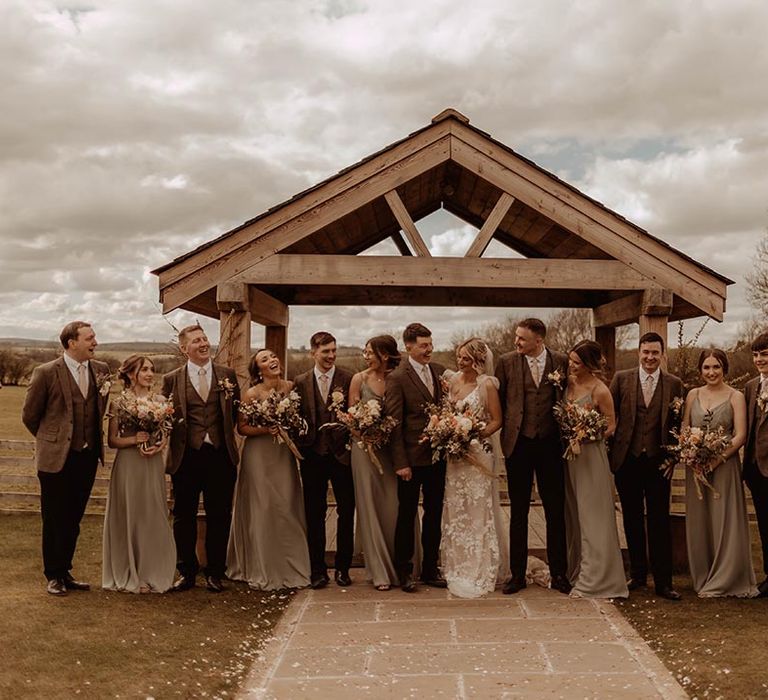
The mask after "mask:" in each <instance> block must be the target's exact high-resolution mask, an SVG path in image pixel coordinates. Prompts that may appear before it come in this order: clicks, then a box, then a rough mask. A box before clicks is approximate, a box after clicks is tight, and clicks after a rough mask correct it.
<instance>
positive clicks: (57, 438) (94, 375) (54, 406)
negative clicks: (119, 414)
mask: <svg viewBox="0 0 768 700" xmlns="http://www.w3.org/2000/svg"><path fill="white" fill-rule="evenodd" d="M88 367H89V369H90V374H91V376H90V381H91V382H93V383H94V387H95V388H96V396H97V401H98V409H99V430H98V434H99V445H98V452H99V459H100V461H101V463H102V464H104V437H103V431H102V425H101V423H102V420H103V418H104V413H105V411H106V410H107V401H108V398H109V397H108V391H107V392H105V395H102V392H101V388H102V387H103V386H106V385H105V382H106V381H107V379H108V377H109V374H110V372H109V367H108V366H107V365H106V364H105V363H104V362H99V361H98V360H90V361H89V362H88ZM70 376H71V374H70V371H69V368H68V367H67V365H66V362H64V358H63V357H59V358H57V359H56V360H53V361H52V362H46V363H45V364H43V365H40V366H39V367H37V368H36V369H35V371H34V373H33V374H32V381H31V382H30V384H29V388H28V389H27V395H26V398H25V399H24V407H23V409H22V413H21V420H22V422H23V423H24V425H25V426H26V427H27V430H29V432H30V433H32V435H34V436H35V466H36V467H37V470H38V471H41V472H59V471H61V470H62V469H63V467H64V462H65V461H66V459H67V454H68V453H69V446H70V445H71V443H72V430H73V421H74V419H73V413H72V412H73V409H72V384H71V381H70ZM107 388H108V387H107Z"/></svg>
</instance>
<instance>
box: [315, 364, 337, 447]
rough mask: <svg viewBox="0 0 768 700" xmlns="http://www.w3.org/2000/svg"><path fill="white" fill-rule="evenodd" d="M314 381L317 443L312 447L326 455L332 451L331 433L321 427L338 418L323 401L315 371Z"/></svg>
mask: <svg viewBox="0 0 768 700" xmlns="http://www.w3.org/2000/svg"><path fill="white" fill-rule="evenodd" d="M312 381H313V382H314V383H315V392H314V393H315V416H316V418H317V436H316V438H315V444H314V446H313V447H312V449H313V450H314V451H315V452H316V453H317V454H319V455H326V454H328V453H329V452H331V451H332V450H331V433H330V431H329V430H327V429H326V430H321V428H322V427H323V426H324V425H325V424H326V423H333V422H334V421H335V420H336V419H335V418H334V417H333V416H332V415H331V412H330V411H329V410H328V405H327V404H326V403H324V402H323V397H322V395H321V394H320V387H318V385H317V380H316V379H315V377H314V373H313V376H312ZM329 391H330V390H329Z"/></svg>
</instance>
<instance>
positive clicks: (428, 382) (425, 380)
mask: <svg viewBox="0 0 768 700" xmlns="http://www.w3.org/2000/svg"><path fill="white" fill-rule="evenodd" d="M408 362H410V363H411V367H413V369H414V370H416V374H418V375H419V379H421V382H422V384H424V386H426V387H427V389H428V390H429V393H430V394H432V396H434V395H435V383H434V381H433V379H432V370H431V369H429V365H424V364H422V363H421V362H417V361H416V360H414V359H413V358H412V357H411V356H410V355H408ZM425 369H426V370H427V371H426V377H425V372H424V370H425Z"/></svg>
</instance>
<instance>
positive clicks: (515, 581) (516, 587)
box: [501, 576, 526, 595]
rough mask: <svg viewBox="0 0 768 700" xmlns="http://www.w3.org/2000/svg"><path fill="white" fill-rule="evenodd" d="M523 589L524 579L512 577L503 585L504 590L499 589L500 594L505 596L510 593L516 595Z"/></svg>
mask: <svg viewBox="0 0 768 700" xmlns="http://www.w3.org/2000/svg"><path fill="white" fill-rule="evenodd" d="M525 587H526V583H525V579H524V578H516V577H515V576H513V577H512V578H511V579H509V581H507V582H506V583H505V584H504V588H502V589H501V592H502V593H505V594H506V595H511V594H512V593H518V592H519V591H522V590H523V588H525Z"/></svg>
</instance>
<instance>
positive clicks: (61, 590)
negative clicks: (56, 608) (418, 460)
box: [45, 578, 67, 595]
mask: <svg viewBox="0 0 768 700" xmlns="http://www.w3.org/2000/svg"><path fill="white" fill-rule="evenodd" d="M45 590H46V591H48V593H50V594H51V595H67V587H66V586H65V585H64V581H63V579H59V578H52V579H51V580H50V581H48V586H47V587H46V589H45Z"/></svg>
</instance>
